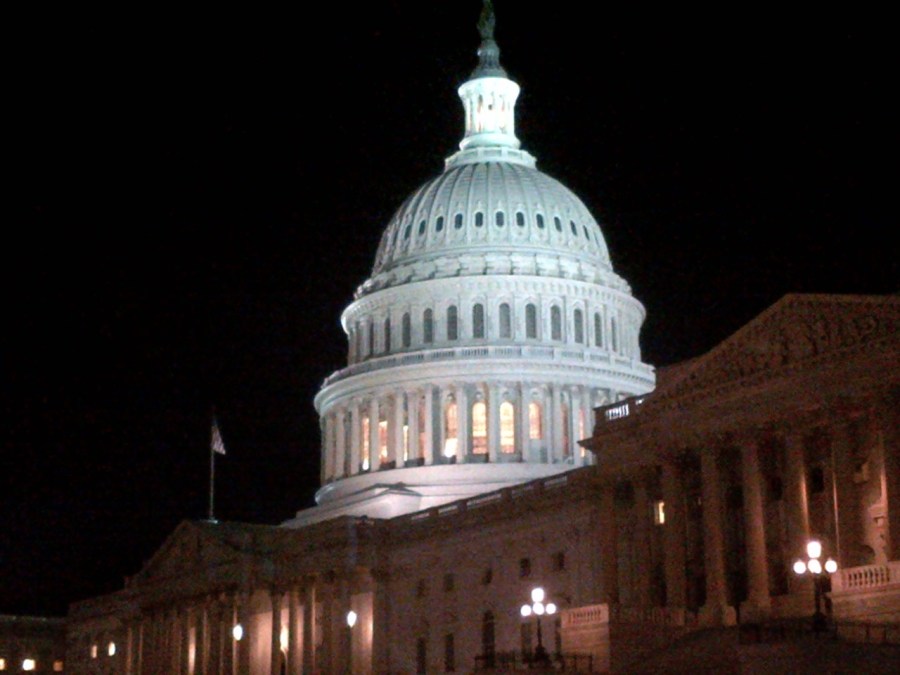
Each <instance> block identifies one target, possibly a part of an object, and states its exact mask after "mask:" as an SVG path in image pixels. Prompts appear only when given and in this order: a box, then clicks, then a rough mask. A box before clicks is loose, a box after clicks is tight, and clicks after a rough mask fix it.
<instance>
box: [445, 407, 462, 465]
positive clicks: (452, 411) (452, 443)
mask: <svg viewBox="0 0 900 675" xmlns="http://www.w3.org/2000/svg"><path fill="white" fill-rule="evenodd" d="M457 428H458V427H457V422H456V403H455V402H454V401H450V402H449V403H447V408H446V410H444V457H455V456H456V446H457V443H458V442H459V441H458V440H457V439H458V438H459V437H458V435H457Z"/></svg>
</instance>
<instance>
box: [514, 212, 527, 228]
mask: <svg viewBox="0 0 900 675" xmlns="http://www.w3.org/2000/svg"><path fill="white" fill-rule="evenodd" d="M516 225H518V226H519V227H525V214H524V213H522V212H521V211H517V212H516Z"/></svg>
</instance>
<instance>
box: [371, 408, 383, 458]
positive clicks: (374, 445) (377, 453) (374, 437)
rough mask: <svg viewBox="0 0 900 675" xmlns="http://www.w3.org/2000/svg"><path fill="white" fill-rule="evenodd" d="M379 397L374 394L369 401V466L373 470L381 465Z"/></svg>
mask: <svg viewBox="0 0 900 675" xmlns="http://www.w3.org/2000/svg"><path fill="white" fill-rule="evenodd" d="M379 414H380V413H379V408H378V399H377V398H376V397H375V396H373V397H372V399H371V400H370V401H369V466H370V467H371V469H372V471H378V469H379V468H380V467H381V444H380V443H379V442H378V423H379V422H380V421H381V418H380V417H379Z"/></svg>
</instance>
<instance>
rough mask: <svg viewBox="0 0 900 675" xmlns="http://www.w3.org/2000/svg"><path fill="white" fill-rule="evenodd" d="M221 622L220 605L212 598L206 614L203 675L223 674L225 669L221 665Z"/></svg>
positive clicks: (222, 621)
mask: <svg viewBox="0 0 900 675" xmlns="http://www.w3.org/2000/svg"><path fill="white" fill-rule="evenodd" d="M223 623H225V622H224V620H223V612H222V605H221V603H220V602H219V601H218V600H217V599H216V598H213V599H212V600H211V601H210V603H209V605H208V607H207V612H206V632H207V635H208V636H209V651H208V652H207V659H206V670H205V671H204V675H207V674H208V675H217V674H218V673H225V672H226V670H225V667H224V665H223V664H222V624H223Z"/></svg>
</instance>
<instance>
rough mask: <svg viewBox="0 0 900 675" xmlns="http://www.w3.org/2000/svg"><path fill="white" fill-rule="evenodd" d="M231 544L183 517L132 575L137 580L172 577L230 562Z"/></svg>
mask: <svg viewBox="0 0 900 675" xmlns="http://www.w3.org/2000/svg"><path fill="white" fill-rule="evenodd" d="M236 555H237V552H236V551H235V549H234V548H233V547H230V546H228V545H227V544H226V543H225V542H223V541H221V540H220V539H218V538H216V537H214V536H212V535H211V534H210V533H209V532H208V529H207V528H203V527H200V526H198V525H197V524H196V523H193V522H191V521H184V522H182V523H181V524H180V525H179V526H178V527H176V528H175V531H174V532H172V534H171V535H169V537H168V538H167V539H166V540H165V542H163V545H162V546H161V547H160V548H159V550H158V551H157V552H156V553H154V554H153V557H152V558H150V560H149V561H148V562H147V563H146V564H145V565H144V567H143V569H141V571H140V572H138V574H137V576H136V577H135V579H136V580H138V581H150V580H159V579H166V578H175V577H181V576H186V575H188V574H193V573H195V572H198V571H201V572H202V571H203V570H205V569H209V568H210V567H213V566H216V565H219V564H225V563H228V562H233V561H234V560H235V558H236Z"/></svg>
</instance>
